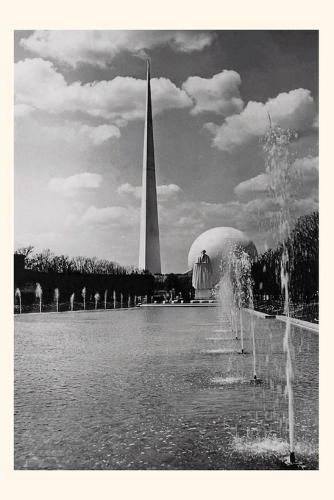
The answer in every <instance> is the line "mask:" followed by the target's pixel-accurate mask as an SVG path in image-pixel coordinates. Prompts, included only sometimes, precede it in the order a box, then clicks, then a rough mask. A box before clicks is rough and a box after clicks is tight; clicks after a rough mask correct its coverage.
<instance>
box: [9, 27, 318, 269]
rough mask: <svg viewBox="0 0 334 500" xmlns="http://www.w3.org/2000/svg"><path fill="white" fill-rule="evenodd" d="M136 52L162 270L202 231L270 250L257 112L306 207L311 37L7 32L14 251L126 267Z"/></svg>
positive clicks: (138, 120)
mask: <svg viewBox="0 0 334 500" xmlns="http://www.w3.org/2000/svg"><path fill="white" fill-rule="evenodd" d="M147 57H149V58H150V60H151V88H152V107H153V120H154V141H155V158H156V175H157V184H158V187H157V191H158V210H159V226H160V245H161V261H162V272H185V271H186V270H187V257H188V252H189V249H190V246H191V244H192V242H193V241H194V239H195V238H196V237H197V236H199V235H200V234H201V233H202V232H203V231H205V230H208V229H210V228H213V227H217V226H229V227H235V228H236V229H239V230H241V231H243V232H245V233H246V234H247V235H248V236H249V237H250V238H251V239H252V240H253V241H254V243H255V245H256V246H257V249H258V251H259V252H261V251H263V250H265V249H266V248H268V247H270V246H271V245H272V244H273V241H274V235H273V228H272V224H271V222H272V220H273V217H274V216H275V214H276V213H277V210H278V207H277V204H275V202H274V200H273V199H272V198H271V195H270V193H269V191H268V185H267V177H266V174H265V155H264V152H263V144H262V143H261V138H262V137H263V135H264V134H265V133H266V131H267V130H268V127H269V123H268V113H269V114H270V117H271V120H272V123H273V125H274V126H277V125H279V126H281V127H283V128H288V127H289V128H293V129H294V130H295V131H296V132H297V133H298V139H297V140H296V141H295V142H294V143H293V145H292V155H293V168H294V170H295V171H296V172H297V173H298V183H296V186H295V188H294V191H293V203H292V214H293V217H294V218H297V217H298V216H301V215H304V214H307V213H310V212H312V211H314V210H317V208H318V33H317V32H316V31H92V30H90V31H16V32H15V248H18V247H22V246H27V245H33V246H34V247H35V248H36V249H38V250H40V249H44V248H50V249H51V250H52V251H53V252H55V253H56V254H66V255H70V256H75V255H85V256H96V257H98V258H106V259H109V260H113V261H116V262H118V263H119V264H122V265H129V266H137V265H138V254H139V218H140V197H141V175H142V156H143V151H142V150H143V135H144V107H145V77H146V62H145V59H146V58H147Z"/></svg>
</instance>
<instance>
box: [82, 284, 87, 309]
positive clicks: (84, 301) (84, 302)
mask: <svg viewBox="0 0 334 500" xmlns="http://www.w3.org/2000/svg"><path fill="white" fill-rule="evenodd" d="M81 297H82V298H83V308H84V310H85V309H86V287H85V286H84V287H83V289H82V291H81Z"/></svg>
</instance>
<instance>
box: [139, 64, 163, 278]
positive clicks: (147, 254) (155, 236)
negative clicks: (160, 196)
mask: <svg viewBox="0 0 334 500" xmlns="http://www.w3.org/2000/svg"><path fill="white" fill-rule="evenodd" d="M139 269H146V270H148V271H149V272H150V273H152V274H156V273H161V262H160V240H159V221H158V204H157V185H156V178H155V162H154V141H153V120H152V102H151V84H150V63H149V61H147V81H146V110H145V133H144V153H143V182H142V200H141V216H140V246H139Z"/></svg>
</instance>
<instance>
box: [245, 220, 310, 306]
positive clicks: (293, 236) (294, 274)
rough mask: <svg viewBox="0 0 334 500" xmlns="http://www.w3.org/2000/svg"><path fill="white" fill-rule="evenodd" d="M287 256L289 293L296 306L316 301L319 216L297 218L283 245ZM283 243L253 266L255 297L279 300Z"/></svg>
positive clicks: (269, 251)
mask: <svg viewBox="0 0 334 500" xmlns="http://www.w3.org/2000/svg"><path fill="white" fill-rule="evenodd" d="M285 244H286V247H287V249H288V254H289V279H290V282H289V290H290V296H291V299H292V300H293V301H295V302H303V301H305V302H307V301H311V300H318V293H319V213H318V212H313V213H311V214H308V215H304V216H302V217H300V218H299V219H298V220H297V222H296V224H295V226H294V228H293V230H292V231H291V233H290V236H289V238H288V239H287V241H286V242H285ZM282 251H283V245H282V243H281V244H279V245H278V246H277V247H276V248H275V249H269V250H267V251H266V252H264V253H263V254H262V255H260V256H259V257H258V258H257V260H256V261H255V262H254V263H253V266H252V275H253V280H254V290H255V293H257V294H262V295H264V294H265V295H269V296H279V295H280V293H281V278H280V263H281V256H282Z"/></svg>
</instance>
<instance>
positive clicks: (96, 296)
mask: <svg viewBox="0 0 334 500" xmlns="http://www.w3.org/2000/svg"><path fill="white" fill-rule="evenodd" d="M94 299H95V309H97V304H98V302H99V300H100V294H99V292H96V294H95V295H94Z"/></svg>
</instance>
